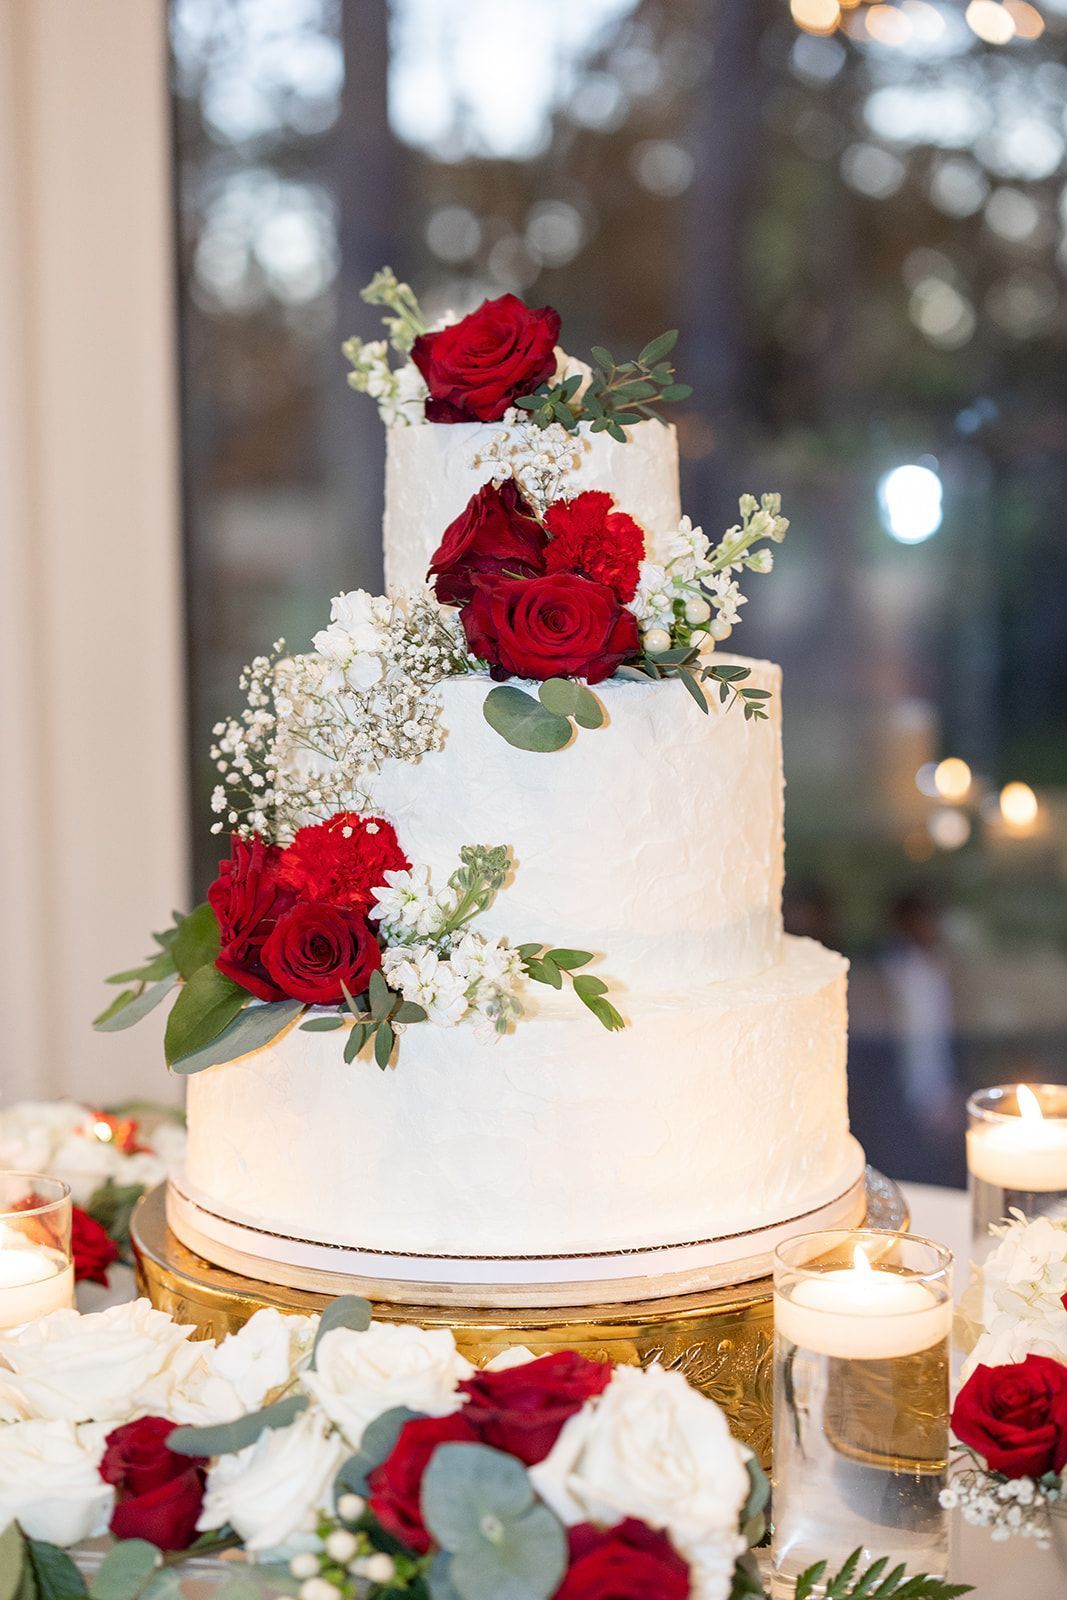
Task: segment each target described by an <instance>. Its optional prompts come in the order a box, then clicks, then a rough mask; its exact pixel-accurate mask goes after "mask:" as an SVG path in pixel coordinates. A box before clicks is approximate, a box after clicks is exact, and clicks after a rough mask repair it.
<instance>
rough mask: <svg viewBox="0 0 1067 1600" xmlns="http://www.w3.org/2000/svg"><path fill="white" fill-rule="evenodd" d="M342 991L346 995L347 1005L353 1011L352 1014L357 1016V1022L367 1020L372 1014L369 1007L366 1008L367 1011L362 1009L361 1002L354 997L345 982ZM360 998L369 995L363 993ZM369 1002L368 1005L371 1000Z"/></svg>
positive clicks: (365, 997)
mask: <svg viewBox="0 0 1067 1600" xmlns="http://www.w3.org/2000/svg"><path fill="white" fill-rule="evenodd" d="M341 993H342V994H343V995H344V997H345V1005H346V1006H347V1008H348V1010H349V1011H350V1012H351V1014H352V1016H354V1017H355V1019H356V1021H357V1022H366V1021H367V1019H368V1017H369V1016H370V1011H369V1009H368V1010H366V1011H361V1010H360V1008H359V1002H358V1001H356V1000H354V999H353V998H352V996H351V994H350V993H349V991H348V989H347V988H346V987H345V985H344V984H343V983H342V985H341ZM360 999H363V1000H366V999H367V996H366V995H361V996H360ZM367 1004H368V1007H369V1005H370V1002H369V1000H368V1001H367Z"/></svg>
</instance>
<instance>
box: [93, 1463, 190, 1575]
mask: <svg viewBox="0 0 1067 1600" xmlns="http://www.w3.org/2000/svg"><path fill="white" fill-rule="evenodd" d="M173 1437H174V1435H173V1434H170V1435H169V1437H168V1440H167V1443H168V1445H169V1444H170V1440H171V1439H173ZM162 1560H163V1557H162V1555H161V1554H160V1552H159V1551H158V1550H157V1549H156V1547H155V1545H154V1544H149V1543H148V1542H147V1540H145V1539H123V1540H122V1541H121V1542H120V1543H119V1544H115V1545H112V1547H111V1549H110V1550H109V1551H108V1553H107V1555H106V1556H105V1557H104V1559H103V1561H102V1562H101V1563H100V1566H99V1567H98V1568H97V1571H96V1576H95V1577H94V1579H93V1581H92V1584H91V1586H90V1588H89V1593H90V1594H91V1595H92V1597H93V1600H137V1596H138V1595H141V1594H143V1593H144V1591H145V1590H146V1589H147V1588H148V1585H149V1584H150V1583H151V1581H152V1579H153V1577H154V1576H155V1574H156V1572H157V1570H158V1568H159V1567H160V1565H161V1564H162Z"/></svg>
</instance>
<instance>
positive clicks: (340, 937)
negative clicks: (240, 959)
mask: <svg viewBox="0 0 1067 1600" xmlns="http://www.w3.org/2000/svg"><path fill="white" fill-rule="evenodd" d="M263 961H264V964H265V965H266V968H267V971H268V972H269V973H270V975H271V978H272V980H273V981H274V982H275V983H276V984H277V986H278V988H279V989H280V990H281V992H282V994H286V995H289V996H290V997H291V998H292V999H293V1000H303V1001H304V1003H305V1005H309V1006H335V1005H340V1003H341V1001H342V1000H343V999H344V989H347V990H348V992H349V994H353V995H355V994H362V993H363V991H364V989H365V988H366V987H367V984H368V983H369V982H370V975H371V973H372V972H376V971H377V970H378V968H379V967H380V966H381V964H382V952H381V947H380V945H379V944H378V941H377V939H376V938H375V937H374V933H373V931H372V930H371V927H370V925H369V923H368V922H367V921H366V919H365V918H364V917H362V916H361V915H360V913H359V912H358V911H349V910H347V909H346V908H344V907H342V906H323V905H315V904H310V903H309V904H300V905H295V906H294V907H293V909H292V910H291V911H287V912H286V914H285V916H284V917H279V919H278V922H277V924H276V926H275V928H274V931H273V933H272V934H271V936H270V938H269V939H268V940H267V942H266V944H265V945H264V946H263ZM342 984H343V985H344V989H343V988H342V987H341V986H342Z"/></svg>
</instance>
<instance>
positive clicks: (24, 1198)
mask: <svg viewBox="0 0 1067 1600" xmlns="http://www.w3.org/2000/svg"><path fill="white" fill-rule="evenodd" d="M70 1228H71V1202H70V1190H69V1189H68V1188H67V1185H66V1184H65V1183H60V1182H59V1180H58V1179H56V1178H46V1177H45V1176H44V1175H43V1174H42V1173H39V1172H0V1329H5V1328H19V1327H22V1326H23V1324H24V1323H27V1322H35V1321H36V1320H37V1318H38V1317H44V1316H47V1315H48V1313H49V1312H50V1311H58V1310H60V1309H61V1308H62V1307H64V1306H72V1305H73V1304H74V1263H73V1260H72V1257H71V1247H70Z"/></svg>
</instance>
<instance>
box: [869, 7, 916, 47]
mask: <svg viewBox="0 0 1067 1600" xmlns="http://www.w3.org/2000/svg"><path fill="white" fill-rule="evenodd" d="M866 23H867V32H868V33H869V34H870V36H871V38H872V39H876V40H877V41H878V43H879V44H888V45H902V44H907V42H908V40H909V39H910V38H911V22H910V20H909V19H908V18H907V17H906V16H905V15H904V13H903V11H898V10H897V8H896V6H887V5H874V6H871V8H870V9H869V11H868V12H867V15H866Z"/></svg>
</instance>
